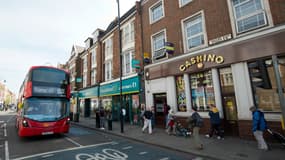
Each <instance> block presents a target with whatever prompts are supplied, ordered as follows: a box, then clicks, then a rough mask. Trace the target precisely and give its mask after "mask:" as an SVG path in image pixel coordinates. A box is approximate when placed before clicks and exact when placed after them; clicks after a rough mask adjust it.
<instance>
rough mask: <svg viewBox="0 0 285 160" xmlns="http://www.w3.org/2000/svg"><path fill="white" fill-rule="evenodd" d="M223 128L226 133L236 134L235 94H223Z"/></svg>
mask: <svg viewBox="0 0 285 160" xmlns="http://www.w3.org/2000/svg"><path fill="white" fill-rule="evenodd" d="M223 107H224V119H225V121H224V130H225V134H226V135H235V136H238V133H239V131H238V118H237V107H236V100H235V95H234V94H233V95H223Z"/></svg>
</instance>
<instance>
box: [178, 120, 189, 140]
mask: <svg viewBox="0 0 285 160" xmlns="http://www.w3.org/2000/svg"><path fill="white" fill-rule="evenodd" d="M175 133H176V136H184V137H185V138H186V137H189V136H190V135H191V132H190V131H189V130H188V129H187V128H185V127H183V126H182V124H181V123H180V122H179V121H177V122H176V125H175Z"/></svg>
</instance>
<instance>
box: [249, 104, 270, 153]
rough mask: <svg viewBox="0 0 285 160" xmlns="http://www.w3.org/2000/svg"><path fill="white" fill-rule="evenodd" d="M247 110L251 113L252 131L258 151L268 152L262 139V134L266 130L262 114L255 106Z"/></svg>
mask: <svg viewBox="0 0 285 160" xmlns="http://www.w3.org/2000/svg"><path fill="white" fill-rule="evenodd" d="M249 110H250V111H251V112H252V131H253V135H254V137H255V139H256V141H257V144H258V149H261V150H268V146H267V144H266V142H265V140H264V138H263V132H264V131H265V130H266V129H267V124H266V121H265V119H264V114H263V112H261V111H260V110H258V109H257V107H256V106H252V107H250V109H249Z"/></svg>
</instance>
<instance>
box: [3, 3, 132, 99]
mask: <svg viewBox="0 0 285 160" xmlns="http://www.w3.org/2000/svg"><path fill="white" fill-rule="evenodd" d="M135 2H136V0H120V8H121V9H120V12H121V15H123V14H124V13H125V12H126V11H127V10H128V9H130V8H131V7H132V6H134V5H135ZM0 4H1V5H0V82H2V83H3V81H4V80H6V85H7V86H8V88H9V89H10V90H11V91H12V92H14V93H16V94H17V93H18V90H19V88H20V85H21V84H22V81H23V79H24V77H25V74H26V73H27V71H28V69H29V67H30V66H33V65H47V64H51V65H56V64H58V63H65V62H66V61H67V60H68V58H69V56H70V52H71V47H72V45H73V44H77V45H81V46H84V41H85V40H86V39H87V37H89V36H91V33H92V32H93V31H95V30H96V29H97V28H101V29H106V28H107V26H108V24H109V23H110V22H111V21H112V20H114V19H115V17H116V16H117V12H118V11H117V3H116V0H0Z"/></svg>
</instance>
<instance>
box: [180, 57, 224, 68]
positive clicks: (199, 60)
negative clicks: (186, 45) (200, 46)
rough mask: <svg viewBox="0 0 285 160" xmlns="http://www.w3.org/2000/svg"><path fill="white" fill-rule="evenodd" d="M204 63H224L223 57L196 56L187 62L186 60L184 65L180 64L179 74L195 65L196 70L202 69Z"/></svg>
mask: <svg viewBox="0 0 285 160" xmlns="http://www.w3.org/2000/svg"><path fill="white" fill-rule="evenodd" d="M206 62H210V63H216V64H222V63H224V57H223V56H218V55H215V54H203V55H197V56H194V57H191V58H189V59H188V60H186V61H185V63H184V64H181V65H180V66H179V70H180V71H181V72H184V71H186V70H187V69H188V68H190V67H192V66H194V65H197V68H198V69H202V68H204V63H206Z"/></svg>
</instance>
